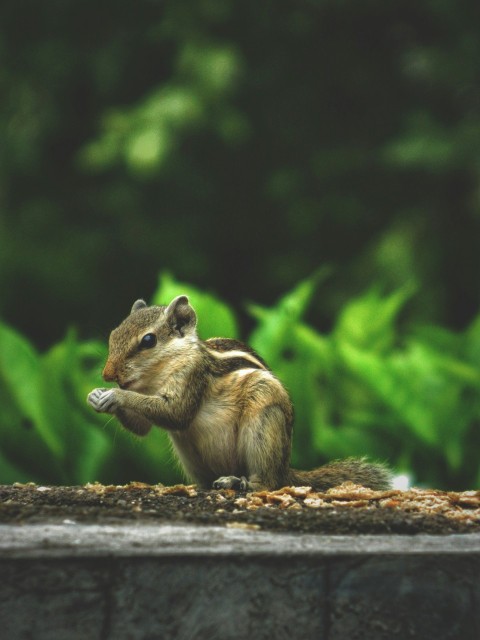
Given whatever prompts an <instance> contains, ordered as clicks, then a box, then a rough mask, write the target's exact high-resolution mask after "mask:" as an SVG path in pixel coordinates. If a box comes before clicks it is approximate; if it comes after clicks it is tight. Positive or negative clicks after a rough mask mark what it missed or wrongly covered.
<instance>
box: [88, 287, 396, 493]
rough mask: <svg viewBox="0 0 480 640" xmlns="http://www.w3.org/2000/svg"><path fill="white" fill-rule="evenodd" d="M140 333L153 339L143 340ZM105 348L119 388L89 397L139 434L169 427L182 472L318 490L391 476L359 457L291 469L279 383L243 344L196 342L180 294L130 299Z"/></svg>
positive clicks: (288, 425) (203, 480) (204, 480)
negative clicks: (163, 302)
mask: <svg viewBox="0 0 480 640" xmlns="http://www.w3.org/2000/svg"><path fill="white" fill-rule="evenodd" d="M148 333H151V334H153V335H154V336H155V338H156V344H155V346H154V347H152V348H142V344H141V340H142V338H143V336H145V335H146V334H148ZM109 347H110V348H109V356H108V359H107V362H106V364H105V368H104V371H103V375H104V378H105V380H107V381H112V382H113V381H114V382H117V383H118V385H119V387H120V388H119V389H95V390H94V391H92V393H91V394H90V395H89V398H88V401H89V403H90V404H91V405H92V406H93V408H94V409H95V410H96V411H101V412H108V413H112V414H114V415H116V417H117V418H118V419H119V420H120V422H121V423H122V424H123V425H124V427H125V428H127V429H129V430H130V431H132V432H134V433H136V434H138V435H146V434H147V433H148V431H149V430H150V428H151V425H152V424H155V425H157V426H160V427H163V428H165V429H167V430H168V432H169V435H170V438H171V441H172V443H173V447H174V449H175V451H176V453H177V455H178V458H179V460H180V462H181V463H182V466H183V468H184V470H185V472H186V474H187V476H188V477H190V478H191V479H192V480H194V481H195V482H197V483H198V484H199V485H201V486H202V487H211V486H212V484H213V485H214V486H215V487H218V488H220V487H235V488H243V489H247V488H248V489H261V488H268V489H276V488H279V487H282V486H284V485H287V484H296V485H299V484H300V485H309V486H313V487H315V488H317V489H319V490H324V489H327V488H329V487H332V486H335V485H338V484H340V483H342V482H344V481H346V480H351V481H353V482H355V483H358V484H362V485H365V486H368V487H372V488H375V489H383V488H386V487H388V486H389V484H390V474H389V472H388V470H386V469H385V468H384V467H383V466H382V465H377V464H371V463H367V462H365V461H364V460H355V459H348V460H343V461H339V462H333V463H331V464H328V465H325V466H323V467H320V468H319V469H316V470H314V471H296V470H294V469H290V468H289V461H290V451H291V438H292V424H293V409H292V405H291V402H290V398H289V396H288V394H287V392H286V390H285V388H284V387H283V385H282V384H281V383H280V381H279V380H278V379H277V378H276V377H275V376H274V375H273V374H272V373H271V372H270V370H269V369H268V367H267V365H266V364H265V362H264V361H263V360H262V359H261V358H260V357H259V356H258V355H257V354H256V353H255V352H254V351H253V350H252V349H250V348H249V347H246V346H245V345H243V344H242V343H240V342H238V341H236V340H229V339H227V338H212V339H210V340H207V341H205V342H203V341H201V340H200V339H199V338H198V336H197V333H196V316H195V312H194V310H193V309H192V307H191V306H190V305H189V303H188V299H187V298H186V297H185V296H180V297H179V298H176V299H175V300H173V301H172V302H171V303H170V305H169V306H168V307H164V306H157V307H147V306H146V305H145V303H143V301H137V302H136V303H135V304H134V305H133V307H132V312H131V314H130V316H128V317H127V318H126V319H125V320H124V321H123V322H122V324H121V325H120V326H119V327H118V328H117V329H114V330H113V331H112V333H111V336H110V344H109Z"/></svg>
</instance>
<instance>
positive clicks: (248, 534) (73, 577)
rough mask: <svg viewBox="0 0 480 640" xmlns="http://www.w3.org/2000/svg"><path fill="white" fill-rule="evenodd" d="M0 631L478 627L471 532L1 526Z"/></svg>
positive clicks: (374, 632)
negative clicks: (373, 533) (333, 533)
mask: <svg viewBox="0 0 480 640" xmlns="http://www.w3.org/2000/svg"><path fill="white" fill-rule="evenodd" d="M0 576H1V581H0V621H1V625H2V626H1V632H0V635H1V637H5V638H6V639H8V640H17V639H19V640H20V639H21V640H63V639H65V640H67V639H68V640H83V639H85V640H95V639H97V638H98V639H99V640H136V639H137V638H138V639H139V640H140V639H141V640H147V639H151V640H154V639H157V638H159V639H162V640H163V639H167V640H168V639H169V638H172V639H173V638H175V639H176V640H177V639H179V640H182V639H185V640H187V639H189V640H201V639H203V638H205V639H206V640H216V639H219V640H220V639H222V640H223V639H230V638H231V639H234V638H235V639H236V640H237V639H240V640H242V639H243V638H245V639H246V638H249V639H253V640H257V639H260V640H263V639H264V638H265V639H271V638H275V639H277V638H278V639H280V640H282V639H284V638H285V639H288V640H292V639H296V638H301V639H302V640H304V639H306V640H308V639H310V638H312V639H313V638H315V640H340V639H342V640H345V639H348V640H350V639H355V638H365V639H368V640H377V639H378V640H380V639H382V640H383V639H390V638H401V639H404V638H408V637H412V638H419V639H421V640H430V638H431V639H432V640H433V639H435V640H446V639H452V640H454V639H455V640H457V639H459V640H477V639H478V638H479V637H480V614H479V612H480V535H478V534H472V535H450V536H445V537H440V536H438V537H437V536H427V535H420V536H412V537H410V536H315V535H295V534H272V533H266V532H263V531H244V530H241V529H224V528H220V527H193V526H178V525H175V526H173V525H158V526H156V525H153V524H148V525H145V524H139V525H119V526H114V525H111V526H99V525H76V524H45V525H43V524H37V525H24V526H13V525H2V526H0Z"/></svg>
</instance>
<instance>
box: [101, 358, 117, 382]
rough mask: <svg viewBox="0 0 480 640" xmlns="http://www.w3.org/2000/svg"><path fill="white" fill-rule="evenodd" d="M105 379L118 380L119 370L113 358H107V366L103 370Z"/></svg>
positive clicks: (106, 380)
mask: <svg viewBox="0 0 480 640" xmlns="http://www.w3.org/2000/svg"><path fill="white" fill-rule="evenodd" d="M102 376H103V379H104V380H105V382H116V381H117V372H116V370H115V365H114V363H113V362H112V361H111V360H107V362H106V364H105V367H104V369H103V372H102Z"/></svg>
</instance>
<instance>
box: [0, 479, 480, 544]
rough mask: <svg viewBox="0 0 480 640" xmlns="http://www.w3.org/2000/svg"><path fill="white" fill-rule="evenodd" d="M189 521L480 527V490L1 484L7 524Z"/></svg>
mask: <svg viewBox="0 0 480 640" xmlns="http://www.w3.org/2000/svg"><path fill="white" fill-rule="evenodd" d="M64 521H68V522H83V523H96V524H99V523H104V524H112V523H122V522H123V523H126V522H132V521H137V522H142V521H143V522H149V523H152V522H174V523H180V522H187V523H189V524H193V523H197V524H209V525H219V526H227V527H238V528H245V529H262V530H270V531H284V532H286V531H289V532H302V533H325V534H367V533H368V534H385V533H396V534H417V533H430V534H439V535H441V534H450V533H474V532H477V533H478V532H480V491H465V492H462V493H457V492H444V491H437V490H422V489H411V490H409V491H398V490H390V491H373V490H371V489H366V488H364V487H359V486H356V485H353V484H351V483H345V484H343V485H341V486H340V487H336V488H335V489H331V490H329V491H327V492H326V493H319V492H315V491H312V490H311V489H310V488H309V487H285V488H284V489H280V490H278V491H260V492H256V493H248V494H244V493H238V492H235V491H233V490H222V491H200V490H197V489H196V487H195V486H194V485H175V486H173V487H164V486H163V485H147V484H143V483H139V482H132V483H130V484H128V485H124V486H114V485H108V486H105V485H101V484H98V483H94V484H87V485H84V486H73V487H58V486H39V485H35V484H33V483H30V484H14V485H3V486H1V485H0V523H2V524H8V523H10V524H22V523H23V524H26V523H38V522H64Z"/></svg>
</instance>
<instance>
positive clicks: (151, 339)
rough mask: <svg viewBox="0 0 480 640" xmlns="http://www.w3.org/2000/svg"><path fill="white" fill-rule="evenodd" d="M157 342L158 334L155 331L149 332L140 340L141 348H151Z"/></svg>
mask: <svg viewBox="0 0 480 640" xmlns="http://www.w3.org/2000/svg"><path fill="white" fill-rule="evenodd" d="M156 344H157V336H156V335H155V334H154V333H147V334H145V335H144V336H143V338H142V339H141V340H140V344H139V348H140V349H151V348H152V347H154V346H155V345H156Z"/></svg>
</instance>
